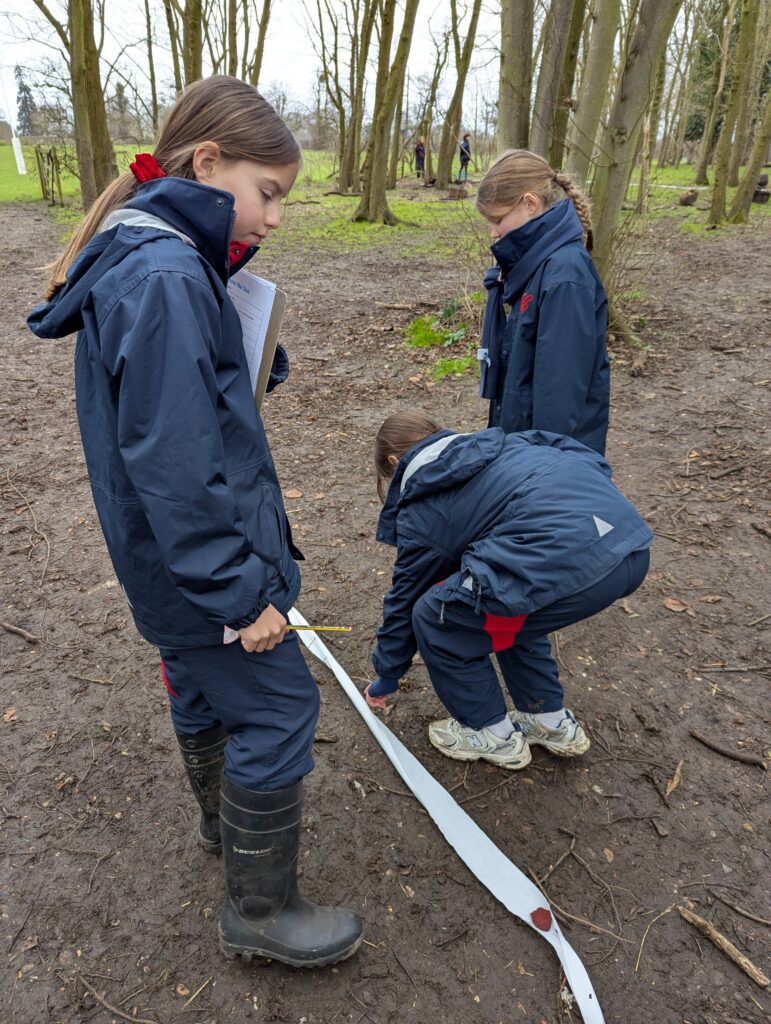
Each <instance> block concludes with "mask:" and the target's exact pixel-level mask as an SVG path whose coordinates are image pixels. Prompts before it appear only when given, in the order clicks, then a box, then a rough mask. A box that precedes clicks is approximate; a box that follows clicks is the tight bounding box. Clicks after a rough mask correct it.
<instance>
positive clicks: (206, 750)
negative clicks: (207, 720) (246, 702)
mask: <svg viewBox="0 0 771 1024" xmlns="http://www.w3.org/2000/svg"><path fill="white" fill-rule="evenodd" d="M177 742H178V743H179V749H180V750H181V751H182V761H183V763H184V765H185V768H186V769H187V777H188V780H189V781H190V788H191V789H192V790H193V793H194V794H195V798H196V800H197V801H198V804H199V806H200V808H201V822H200V824H199V826H198V842H199V844H200V845H201V846H202V847H203V848H204V850H206V851H207V853H220V852H221V851H222V842H221V841H220V778H221V776H222V765H223V763H224V760H225V745H226V743H227V742H228V737H227V733H226V732H225V730H224V729H223V728H222V726H221V725H218V726H215V728H214V729H206V730H205V731H204V732H197V733H186V732H178V733H177Z"/></svg>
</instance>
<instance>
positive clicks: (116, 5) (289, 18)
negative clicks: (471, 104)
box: [0, 0, 500, 123]
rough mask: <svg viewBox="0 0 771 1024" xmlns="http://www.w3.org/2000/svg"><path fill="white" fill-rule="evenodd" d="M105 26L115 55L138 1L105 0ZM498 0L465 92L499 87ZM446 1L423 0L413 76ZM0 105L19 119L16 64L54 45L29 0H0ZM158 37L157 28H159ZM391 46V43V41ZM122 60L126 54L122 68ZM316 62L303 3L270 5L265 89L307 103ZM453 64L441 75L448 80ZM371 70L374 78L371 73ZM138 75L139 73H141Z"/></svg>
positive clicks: (162, 66) (130, 33)
mask: <svg viewBox="0 0 771 1024" xmlns="http://www.w3.org/2000/svg"><path fill="white" fill-rule="evenodd" d="M106 4H107V25H108V30H109V35H108V38H107V40H106V42H105V47H104V56H105V57H106V59H107V60H113V59H114V58H115V57H116V56H117V54H118V53H119V52H120V49H121V47H122V46H124V45H126V44H127V43H132V42H136V41H137V40H141V39H143V37H144V33H145V29H144V14H143V9H142V5H141V4H138V3H126V2H125V0H106ZM50 5H51V7H52V9H53V10H55V11H56V12H57V14H59V13H61V14H62V20H65V15H64V14H63V10H64V8H63V6H62V4H61V3H59V2H58V0H50ZM151 6H152V7H153V8H155V7H157V10H158V14H157V15H156V20H157V23H158V25H159V29H160V28H161V27H162V26H163V24H164V22H163V14H162V7H161V5H160V4H159V3H157V0H151ZM499 11H500V6H499V0H485V6H484V8H483V13H482V15H481V17H480V24H479V31H478V33H477V47H476V51H475V60H474V63H475V67H474V70H473V72H472V75H471V77H470V81H469V83H468V92H469V94H471V93H473V92H474V91H475V89H476V87H477V85H479V86H480V87H481V88H483V89H484V92H485V93H486V94H489V95H490V96H491V98H493V97H494V95H495V93H496V92H497V62H496V61H495V54H494V48H495V45H496V43H497V40H498V37H499V18H500V14H499ZM447 12H448V4H447V0H421V6H420V8H419V10H418V20H417V25H416V30H415V37H414V39H413V43H412V50H411V53H410V64H409V72H410V75H411V76H413V77H416V76H418V75H421V74H425V73H428V72H430V71H431V69H432V65H433V46H432V43H431V36H430V28H433V30H434V31H435V32H438V31H440V30H441V29H442V28H443V27H444V25H445V21H446V18H447ZM0 13H2V18H0V54H1V55H2V56H1V57H0V108H3V109H4V110H5V113H6V117H10V119H11V121H12V123H15V119H16V84H15V81H14V77H13V69H14V66H15V65H16V64H21V65H22V66H26V67H34V66H36V65H38V64H39V63H40V61H41V59H42V58H43V57H44V56H45V55H46V54H49V55H53V50H51V49H49V48H47V46H46V45H45V44H46V43H52V44H54V43H56V41H57V39H56V36H55V33H54V32H53V31H52V30H50V29H48V28H47V27H45V26H46V23H45V21H44V20H43V19H42V17H41V15H40V14H39V13H38V11H37V8H36V7H35V5H34V3H33V2H32V0H0ZM25 34H26V35H27V36H30V37H33V38H34V40H35V41H34V42H30V41H22V40H21V39H20V37H21V36H23V35H25ZM158 34H159V41H160V40H161V33H160V31H159V33H158ZM394 45H395V44H394ZM136 55H137V61H138V62H139V63H140V64H144V58H143V51H142V49H141V48H137V50H136ZM157 61H158V64H159V69H158V75H159V78H160V79H161V80H162V81H163V80H165V82H166V83H167V84H168V83H170V82H171V81H172V75H171V62H170V58H169V54H168V52H167V51H161V50H159V52H158V54H157ZM125 64H126V61H124V67H125ZM317 66H318V61H317V59H316V55H315V54H314V52H313V46H312V43H311V38H310V36H309V33H308V31H307V30H306V27H305V14H304V7H303V3H302V2H301V0H278V2H277V3H275V4H274V12H273V14H272V15H271V19H270V26H269V28H268V36H267V41H266V46H265V58H264V61H263V72H262V75H261V78H260V85H261V86H262V87H263V88H265V87H266V86H267V85H268V84H269V83H271V82H274V81H275V82H281V83H282V84H283V85H284V86H285V87H286V89H287V91H288V92H289V95H290V97H291V98H293V99H294V100H297V101H300V102H307V101H309V100H310V97H311V93H312V86H313V80H314V77H315V71H316V68H317ZM452 74H453V72H452V69H450V71H449V73H448V74H447V75H446V81H447V80H449V81H451V80H452ZM370 77H373V75H372V74H371V75H370ZM138 78H139V76H138Z"/></svg>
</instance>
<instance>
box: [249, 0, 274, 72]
mask: <svg viewBox="0 0 771 1024" xmlns="http://www.w3.org/2000/svg"><path fill="white" fill-rule="evenodd" d="M270 6H271V0H262V13H261V14H260V20H259V23H258V26H257V44H256V46H255V47H254V56H253V57H252V59H251V62H250V64H249V83H250V85H253V86H255V88H256V86H257V83H258V82H259V80H260V74H261V73H262V58H263V55H264V53H265V37H266V35H267V34H268V22H269V21H270Z"/></svg>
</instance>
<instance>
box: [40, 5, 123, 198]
mask: <svg viewBox="0 0 771 1024" xmlns="http://www.w3.org/2000/svg"><path fill="white" fill-rule="evenodd" d="M34 3H35V6H36V7H37V8H38V10H39V11H40V12H41V13H42V14H43V16H44V17H45V19H46V21H48V23H49V24H50V25H51V27H52V28H53V29H54V31H55V32H56V34H57V36H58V37H59V40H60V41H61V43H62V46H63V47H64V52H65V55H66V57H67V62H68V66H69V72H70V84H71V99H72V112H73V120H74V129H75V149H76V151H77V158H78V172H79V177H80V191H81V194H82V196H83V205H84V206H85V207H86V208H88V207H89V206H90V205H91V203H93V201H94V199H96V197H97V196H98V195H99V193H100V192H101V191H102V189H103V188H104V187H105V186H106V185H107V184H108V183H109V182H110V181H112V179H113V178H114V177H115V176H116V175H117V173H118V167H117V164H116V161H115V153H114V151H113V148H112V140H111V139H110V131H109V127H108V124H107V111H106V109H105V103H104V90H103V86H102V79H101V73H100V69H99V56H100V53H99V49H98V48H97V44H96V37H95V35H94V10H93V7H92V5H91V0H68V4H67V23H66V26H65V24H64V22H63V21H62V20H61V19H60V18H58V17H57V16H56V14H55V13H54V12H53V11H52V10H50V9H49V7H48V6H47V5H46V3H45V0H34ZM99 17H100V19H101V20H100V40H103V39H104V20H103V19H104V8H103V7H102V8H100V9H99Z"/></svg>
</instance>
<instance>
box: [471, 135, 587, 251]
mask: <svg viewBox="0 0 771 1024" xmlns="http://www.w3.org/2000/svg"><path fill="white" fill-rule="evenodd" d="M558 190H561V191H562V193H564V195H566V196H567V197H568V198H569V199H570V200H571V201H572V203H573V206H574V207H575V209H576V213H577V214H578V219H579V220H580V221H581V226H582V227H583V229H584V244H585V245H586V248H587V249H589V251H590V252H591V249H592V242H593V235H592V210H591V203H590V201H589V198H588V197H587V196H586V195H585V194H584V193H583V192H582V191H581V189H580V188H579V187H578V186H577V185H576V184H575V182H574V181H573V179H572V178H571V177H570V176H569V175H567V174H563V173H562V172H561V171H555V170H553V169H552V168H551V167H550V166H549V164H548V163H547V161H546V160H544V159H543V157H541V156H538V154H537V153H531V152H530V151H529V150H527V149H509V150H506V152H505V153H503V154H501V156H499V157H498V159H497V160H496V161H495V163H494V164H493V165H492V167H491V168H490V170H489V171H488V172H487V174H485V176H484V178H483V179H482V181H481V182H480V184H479V189H478V190H477V194H476V200H475V202H476V207H477V209H478V210H479V212H480V213H481V214H482V215H483V216H486V217H491V216H493V215H497V216H500V214H501V212H502V211H507V210H511V209H512V208H513V207H515V206H516V205H517V203H518V202H519V201H520V200H521V199H522V196H523V195H524V194H525V193H526V192H531V193H532V194H533V195H534V196H537V197H538V199H540V200H541V202H542V203H543V205H544V206H545V207H546V209H547V210H548V209H549V208H550V207H552V206H554V204H555V203H556V202H559V200H560V199H561V198H562V195H560V191H558Z"/></svg>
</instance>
